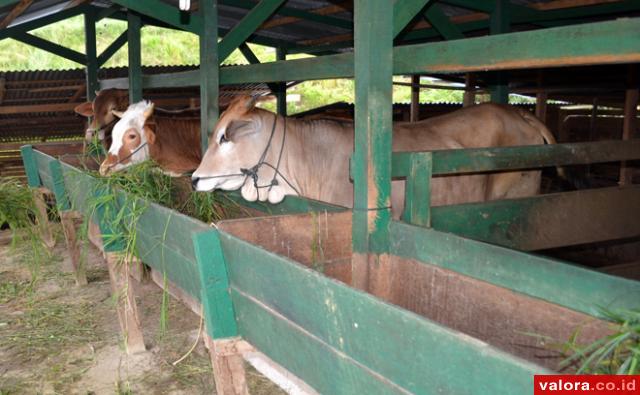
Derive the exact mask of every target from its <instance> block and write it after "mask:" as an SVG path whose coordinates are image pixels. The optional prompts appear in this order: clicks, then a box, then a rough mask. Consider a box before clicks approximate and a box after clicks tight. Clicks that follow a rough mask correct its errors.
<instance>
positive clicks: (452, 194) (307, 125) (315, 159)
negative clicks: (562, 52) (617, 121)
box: [192, 97, 555, 217]
mask: <svg viewBox="0 0 640 395" xmlns="http://www.w3.org/2000/svg"><path fill="white" fill-rule="evenodd" d="M285 124H286V126H285ZM285 130H286V132H285ZM545 140H546V141H547V142H548V143H555V140H554V138H553V136H552V135H551V133H549V131H548V130H547V128H546V127H545V126H544V125H543V124H542V123H541V122H540V121H539V120H538V119H536V118H535V117H534V116H533V115H531V114H530V113H528V112H526V111H522V110H519V109H516V108H514V107H510V106H504V105H497V104H481V105H477V106H472V107H467V108H463V109H461V110H458V111H454V112H452V113H449V114H446V115H442V116H438V117H433V118H430V119H427V120H424V121H421V122H415V123H406V122H404V123H403V122H401V123H396V124H394V126H393V151H394V152H397V151H433V150H442V149H459V148H472V147H491V146H517V145H532V144H543V143H544V141H545ZM353 144H354V132H353V123H352V122H347V121H335V120H304V119H293V118H283V117H279V116H276V115H275V114H273V113H271V112H269V111H265V110H262V109H259V108H255V100H254V99H252V98H250V97H241V98H238V99H236V100H235V101H233V102H232V104H231V105H230V106H229V108H228V109H227V110H226V111H225V112H224V113H223V114H222V116H221V117H220V120H219V121H218V123H217V124H216V126H215V128H214V130H213V134H212V137H211V140H210V143H209V148H208V150H207V152H206V154H205V156H204V158H203V161H202V163H201V164H200V166H199V167H198V169H197V170H196V171H195V172H194V173H193V176H192V182H193V185H194V188H196V189H197V190H199V191H210V190H214V189H224V190H235V189H239V188H241V192H242V196H243V197H244V198H245V199H247V200H250V201H253V200H256V199H259V200H261V201H264V200H269V201H270V202H271V203H277V202H279V201H281V200H282V199H283V198H284V196H285V195H302V196H305V197H309V198H313V199H317V200H322V201H326V202H330V203H334V204H338V205H342V206H347V207H351V206H352V204H353V185H352V184H351V182H350V181H349V157H350V156H351V154H352V153H353ZM274 181H275V182H274ZM256 186H258V188H256ZM539 187H540V171H518V172H506V173H494V174H479V175H464V176H451V177H436V178H434V180H433V184H432V197H431V198H432V202H433V204H434V205H444V204H456V203H462V202H472V201H483V200H492V199H502V198H513V197H521V196H531V195H534V194H537V193H538V190H539ZM391 203H392V207H393V213H394V216H396V217H398V216H399V215H400V213H401V212H402V209H403V207H404V181H393V185H392V201H391Z"/></svg>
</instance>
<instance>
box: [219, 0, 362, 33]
mask: <svg viewBox="0 0 640 395" xmlns="http://www.w3.org/2000/svg"><path fill="white" fill-rule="evenodd" d="M220 4H223V5H227V6H232V7H238V8H243V9H246V10H250V9H252V8H253V7H255V5H256V3H255V2H254V1H249V0H220ZM276 14H278V15H282V16H289V17H294V18H300V19H304V20H307V21H311V22H317V23H322V24H325V25H329V26H335V27H341V28H343V29H347V30H351V29H352V28H353V23H352V21H350V20H347V19H342V18H336V17H334V16H330V15H320V14H314V13H312V12H309V11H305V10H300V9H297V8H292V7H280V8H279V9H278V10H277V11H276Z"/></svg>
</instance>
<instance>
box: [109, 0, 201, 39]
mask: <svg viewBox="0 0 640 395" xmlns="http://www.w3.org/2000/svg"><path fill="white" fill-rule="evenodd" d="M113 2H114V3H116V4H119V5H121V6H123V7H126V8H127V9H129V10H130V11H135V12H137V13H140V14H142V15H148V16H150V17H152V18H154V19H157V20H159V21H162V22H164V23H166V24H168V25H171V26H173V27H175V28H178V29H180V30H185V31H188V32H191V33H195V34H200V32H201V31H202V25H203V22H202V18H201V17H200V15H198V14H194V13H186V12H181V11H180V9H179V8H178V7H176V6H174V5H170V4H167V3H165V2H162V1H159V0H114V1H113Z"/></svg>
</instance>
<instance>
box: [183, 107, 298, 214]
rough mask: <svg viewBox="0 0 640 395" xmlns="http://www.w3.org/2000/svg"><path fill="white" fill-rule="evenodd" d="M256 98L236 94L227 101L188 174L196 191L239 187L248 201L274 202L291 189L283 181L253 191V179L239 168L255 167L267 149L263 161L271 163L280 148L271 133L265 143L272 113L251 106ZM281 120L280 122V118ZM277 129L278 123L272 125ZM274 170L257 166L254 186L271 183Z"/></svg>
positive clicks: (278, 200)
mask: <svg viewBox="0 0 640 395" xmlns="http://www.w3.org/2000/svg"><path fill="white" fill-rule="evenodd" d="M256 100H257V99H256V98H254V97H251V96H240V97H237V98H235V99H234V100H233V101H231V103H230V104H229V107H228V108H227V110H226V111H225V112H223V113H222V115H221V116H220V119H219V120H218V123H217V124H216V126H215V127H214V128H213V132H212V133H211V136H210V137H209V147H208V149H207V152H206V153H205V154H204V157H203V158H202V162H201V163H200V166H198V168H197V169H196V171H195V172H194V173H193V176H192V184H193V187H194V189H195V190H197V191H212V190H214V189H223V190H227V191H233V190H236V189H238V188H242V190H241V192H242V197H243V198H245V199H246V200H248V201H255V200H261V201H265V200H267V199H268V200H269V202H271V203H278V202H280V201H282V199H284V196H285V195H286V194H289V193H290V192H291V191H289V190H288V189H287V186H286V185H283V184H285V183H284V182H280V183H279V184H278V185H274V186H272V187H271V188H260V189H258V190H256V188H255V186H254V182H253V179H252V178H251V177H250V176H247V175H246V173H245V174H243V169H251V168H253V167H254V166H256V165H257V164H258V163H259V162H260V159H261V156H262V155H263V153H264V152H265V149H266V148H267V146H268V147H269V148H268V152H267V153H266V158H265V159H266V160H268V161H269V163H271V162H274V163H273V165H274V166H275V161H274V160H273V155H274V152H275V155H277V154H278V152H279V150H280V141H281V140H280V137H279V136H281V135H279V134H277V136H278V137H276V136H274V137H273V140H272V142H271V144H269V136H270V135H271V130H272V128H273V127H274V124H273V122H274V120H275V119H276V118H275V115H274V114H272V113H270V112H268V111H265V110H261V109H257V108H255V105H256ZM280 122H281V121H280ZM276 126H278V127H279V128H281V127H282V126H281V125H280V124H278V125H276ZM273 175H274V170H273V169H272V168H270V167H268V166H261V167H260V168H258V185H267V184H269V183H270V182H271V180H272V178H273Z"/></svg>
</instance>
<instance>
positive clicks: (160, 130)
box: [100, 101, 202, 176]
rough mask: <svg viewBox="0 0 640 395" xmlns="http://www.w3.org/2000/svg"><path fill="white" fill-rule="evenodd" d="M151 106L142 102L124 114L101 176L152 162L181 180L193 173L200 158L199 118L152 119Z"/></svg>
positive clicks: (152, 107)
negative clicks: (149, 160)
mask: <svg viewBox="0 0 640 395" xmlns="http://www.w3.org/2000/svg"><path fill="white" fill-rule="evenodd" d="M153 110H154V105H153V103H151V102H149V101H141V102H139V103H135V104H132V105H130V106H129V108H128V109H127V110H126V111H125V112H124V113H120V112H118V111H113V113H114V115H115V116H117V117H118V118H120V120H119V121H118V122H116V124H115V125H114V127H113V131H112V138H113V141H112V143H111V146H110V147H109V151H108V153H107V158H106V159H105V160H104V161H103V162H102V164H101V165H100V174H101V175H103V176H104V175H108V174H109V173H110V172H112V171H118V170H122V169H124V168H126V167H128V166H130V165H132V164H134V163H140V162H143V161H145V160H147V159H149V158H151V159H153V160H154V161H155V162H157V163H158V165H159V166H160V167H161V168H162V169H163V170H164V171H165V172H166V173H167V174H170V175H173V176H180V175H183V174H185V173H188V172H191V171H193V170H194V169H195V168H196V167H198V164H199V163H200V160H201V158H202V153H201V150H200V119H199V118H190V119H187V118H179V119H174V118H165V117H155V116H153Z"/></svg>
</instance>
